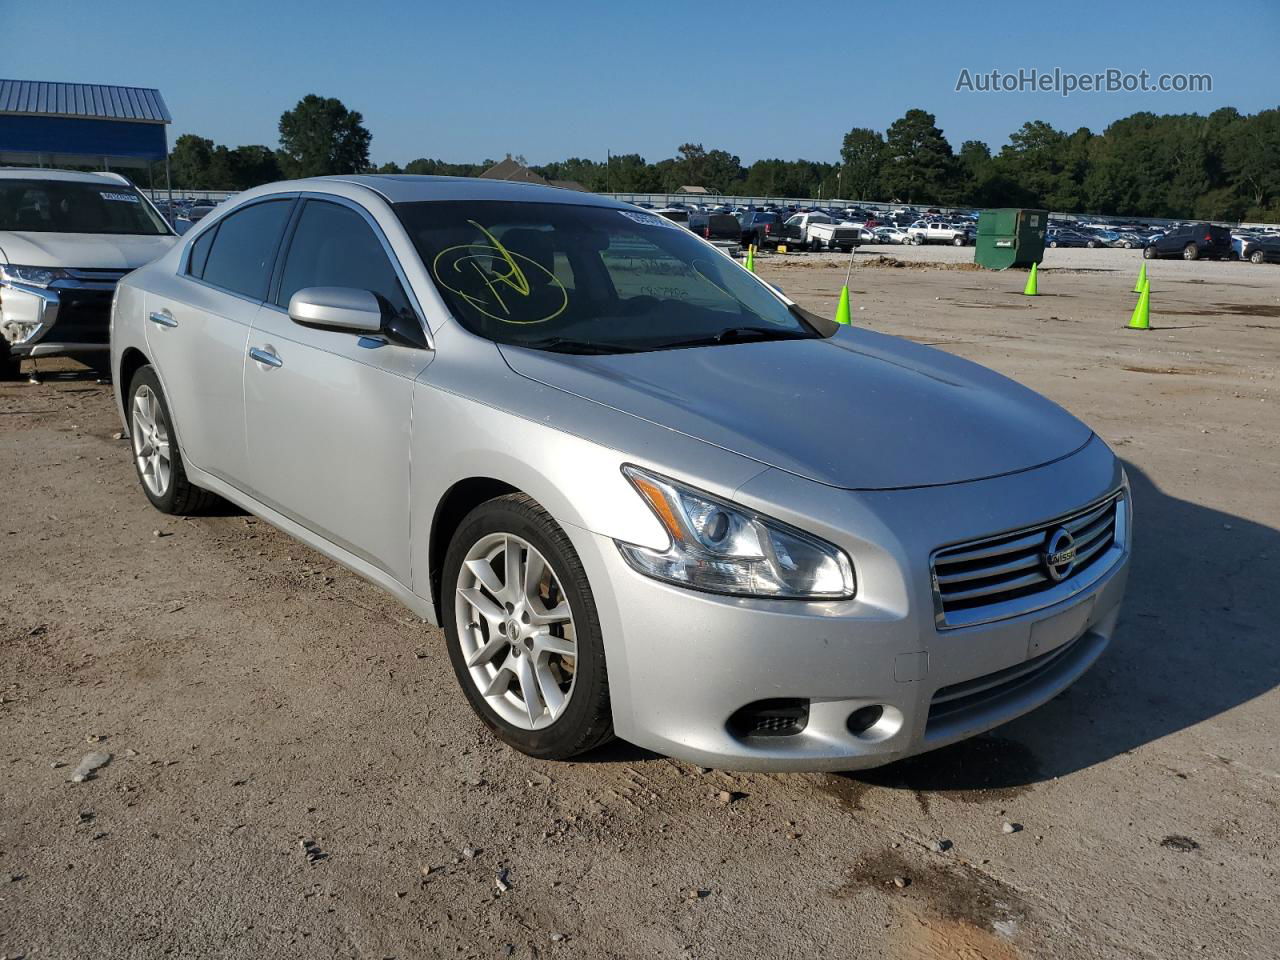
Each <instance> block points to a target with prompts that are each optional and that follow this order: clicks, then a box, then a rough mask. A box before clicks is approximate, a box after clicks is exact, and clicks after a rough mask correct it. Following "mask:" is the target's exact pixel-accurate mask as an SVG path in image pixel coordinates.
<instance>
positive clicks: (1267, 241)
mask: <svg viewBox="0 0 1280 960" xmlns="http://www.w3.org/2000/svg"><path fill="white" fill-rule="evenodd" d="M1240 256H1241V258H1242V259H1244V260H1248V261H1249V262H1250V263H1280V237H1254V238H1251V239H1249V240H1246V241H1245V242H1244V244H1243V246H1242V248H1241V250H1240Z"/></svg>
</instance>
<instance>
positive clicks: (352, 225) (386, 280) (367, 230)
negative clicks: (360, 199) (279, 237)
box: [275, 200, 409, 315]
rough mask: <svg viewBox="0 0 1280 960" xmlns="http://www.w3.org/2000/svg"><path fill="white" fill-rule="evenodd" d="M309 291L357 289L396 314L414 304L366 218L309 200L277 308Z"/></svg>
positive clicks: (291, 249)
mask: <svg viewBox="0 0 1280 960" xmlns="http://www.w3.org/2000/svg"><path fill="white" fill-rule="evenodd" d="M306 287H354V288H356V289H357V290H369V291H371V292H373V293H375V294H377V295H378V296H379V297H381V298H382V300H383V301H385V304H384V306H387V307H389V308H390V310H389V312H390V313H391V314H392V315H398V314H403V313H406V312H408V311H409V300H408V298H407V297H406V296H405V292H404V288H403V287H402V286H401V285H400V278H399V277H398V276H396V271H395V268H394V267H392V265H391V261H390V260H389V259H388V258H387V253H386V251H385V250H384V249H383V248H382V243H381V242H380V241H379V240H378V237H377V236H376V235H375V234H374V232H373V229H372V228H371V227H370V226H369V224H368V223H366V222H365V219H364V217H362V216H360V214H358V213H356V212H355V211H354V210H352V209H351V208H350V207H344V206H342V205H341V204H338V203H329V202H327V201H325V200H308V201H307V203H306V206H305V207H303V208H302V216H300V217H299V218H298V227H297V230H295V231H294V234H293V240H292V242H291V243H290V244H289V252H288V254H287V255H286V257H285V261H284V272H283V273H282V274H281V277H280V292H279V293H278V294H276V299H275V302H276V305H277V306H280V307H284V308H285V309H286V310H287V309H288V308H289V299H290V298H291V297H292V296H293V295H294V294H295V293H297V292H298V291H299V290H302V289H305V288H306Z"/></svg>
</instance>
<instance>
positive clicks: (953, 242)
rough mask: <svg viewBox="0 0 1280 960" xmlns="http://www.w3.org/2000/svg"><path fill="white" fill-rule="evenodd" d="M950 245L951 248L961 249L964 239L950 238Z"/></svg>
mask: <svg viewBox="0 0 1280 960" xmlns="http://www.w3.org/2000/svg"><path fill="white" fill-rule="evenodd" d="M951 245H952V246H953V247H963V246H964V237H952V238H951Z"/></svg>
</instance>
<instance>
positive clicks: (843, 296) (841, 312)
mask: <svg viewBox="0 0 1280 960" xmlns="http://www.w3.org/2000/svg"><path fill="white" fill-rule="evenodd" d="M852 322H853V321H852V320H851V319H850V317H849V285H848V284H845V285H844V286H843V287H841V288H840V302H839V303H838V304H836V323H842V324H844V325H845V326H846V327H847V326H849V324H851V323H852Z"/></svg>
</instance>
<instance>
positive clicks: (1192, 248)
mask: <svg viewBox="0 0 1280 960" xmlns="http://www.w3.org/2000/svg"><path fill="white" fill-rule="evenodd" d="M1182 259H1183V260H1199V259H1200V248H1199V247H1197V246H1196V245H1195V244H1194V243H1188V244H1187V245H1186V246H1185V247H1183V248H1182Z"/></svg>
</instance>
